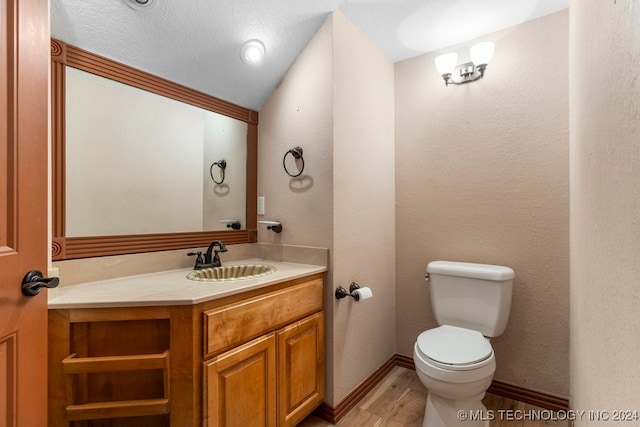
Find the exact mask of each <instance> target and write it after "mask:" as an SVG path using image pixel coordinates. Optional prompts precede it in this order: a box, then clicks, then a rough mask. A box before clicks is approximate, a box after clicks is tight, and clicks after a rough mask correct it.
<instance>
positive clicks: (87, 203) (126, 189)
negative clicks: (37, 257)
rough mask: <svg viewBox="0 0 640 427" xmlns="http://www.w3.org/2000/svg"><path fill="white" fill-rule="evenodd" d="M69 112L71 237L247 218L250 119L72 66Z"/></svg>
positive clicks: (182, 228) (200, 226)
mask: <svg viewBox="0 0 640 427" xmlns="http://www.w3.org/2000/svg"><path fill="white" fill-rule="evenodd" d="M96 100H98V102H96ZM66 118H67V119H66V165H65V169H66V235H67V237H76V236H108V235H122V234H146V233H174V232H189V231H207V230H226V229H227V222H225V221H226V220H229V219H232V220H236V221H239V222H240V223H241V224H246V220H245V193H246V169H245V167H246V163H247V147H246V140H247V123H245V122H242V121H240V120H237V119H233V118H230V117H226V116H223V115H221V114H217V113H214V112H211V111H207V110H204V109H202V108H199V107H194V106H192V105H189V104H185V103H183V102H178V101H175V100H173V99H170V98H166V97H163V96H160V95H156V94H153V93H150V92H147V91H143V90H140V89H137V88H134V87H131V86H128V85H124V84H122V83H118V82H115V81H112V80H108V79H105V78H103V77H99V76H96V75H94V74H90V73H87V72H84V71H80V70H76V69H74V68H71V67H67V69H66ZM220 159H225V162H226V168H225V169H224V180H222V176H221V175H220V173H221V171H220V169H218V168H217V167H212V165H213V163H215V162H219V160H220ZM213 169H217V170H215V171H214V170H213ZM212 178H213V179H212ZM214 180H215V181H214ZM216 182H219V183H220V184H216Z"/></svg>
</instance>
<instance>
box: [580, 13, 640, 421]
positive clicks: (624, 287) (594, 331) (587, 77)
mask: <svg viewBox="0 0 640 427" xmlns="http://www.w3.org/2000/svg"><path fill="white" fill-rule="evenodd" d="M639 43H640V3H639V2H637V1H635V0H618V1H616V2H603V1H600V0H581V1H574V2H573V3H572V4H571V62H570V77H571V103H570V107H571V144H570V153H571V404H572V407H573V408H575V409H581V410H609V411H611V412H612V411H613V410H632V411H633V410H635V411H637V410H638V397H639V396H640V364H639V363H638V351H639V350H640V334H638V331H639V330H640V315H639V308H638V307H639V306H640V286H639V285H638V277H640V219H639V218H640V216H639V212H640V190H639V189H640V103H639V102H640V101H639V99H640V79H639V78H638V70H639V69H640V49H639ZM596 424H597V425H605V424H616V425H617V424H620V423H615V422H614V421H613V420H609V423H602V422H601V423H594V422H588V421H587V420H582V421H580V422H578V423H577V425H580V426H582V425H596ZM622 424H625V423H624V422H623V423H622ZM626 424H629V425H631V424H633V425H636V424H637V422H627V423H626Z"/></svg>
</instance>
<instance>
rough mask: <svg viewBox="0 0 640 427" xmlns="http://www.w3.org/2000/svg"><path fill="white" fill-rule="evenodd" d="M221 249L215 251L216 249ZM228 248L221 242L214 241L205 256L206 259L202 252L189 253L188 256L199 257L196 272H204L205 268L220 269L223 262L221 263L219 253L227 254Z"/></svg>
mask: <svg viewBox="0 0 640 427" xmlns="http://www.w3.org/2000/svg"><path fill="white" fill-rule="evenodd" d="M216 246H217V247H218V248H219V249H214V248H215V247H216ZM227 250H228V249H227V247H226V246H225V245H224V243H222V241H220V240H214V241H213V242H211V244H210V245H209V247H208V248H207V252H205V254H204V259H203V258H202V252H201V251H198V252H189V253H188V254H187V255H189V256H197V258H196V265H194V266H193V269H194V270H202V269H203V268H213V267H220V266H221V265H222V262H220V256H219V255H218V253H219V252H227Z"/></svg>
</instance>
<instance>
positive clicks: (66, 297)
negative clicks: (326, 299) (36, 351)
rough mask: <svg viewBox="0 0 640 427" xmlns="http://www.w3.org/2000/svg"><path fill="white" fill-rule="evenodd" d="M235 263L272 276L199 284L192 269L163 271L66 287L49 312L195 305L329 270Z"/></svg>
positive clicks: (253, 261)
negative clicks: (261, 269)
mask: <svg viewBox="0 0 640 427" xmlns="http://www.w3.org/2000/svg"><path fill="white" fill-rule="evenodd" d="M233 264H269V265H272V266H274V267H275V268H276V271H274V272H273V273H271V274H268V275H266V276H262V277H256V278H254V279H241V280H232V281H221V282H196V281H193V280H189V279H187V274H188V273H190V272H191V271H193V270H192V269H189V268H186V269H180V270H170V271H163V272H159V273H150V274H141V275H137V276H128V277H120V278H117V279H109V280H101V281H96V282H87V283H81V284H78V285H70V286H63V287H61V288H59V289H57V292H56V293H55V294H54V295H51V296H50V298H49V309H52V310H54V309H67V308H107V307H143V306H158V305H192V304H199V303H202V302H205V301H210V300H214V299H217V298H222V297H226V296H229V295H234V294H238V293H241V292H246V291H250V290H253V289H259V288H262V287H265V286H269V285H273V284H276V283H280V282H285V281H288V280H293V279H297V278H300V277H304V276H308V275H312V274H317V273H322V272H325V271H327V268H326V267H325V266H320V265H310V264H298V263H292V262H278V261H271V260H263V259H246V260H242V261H233V262H226V263H224V264H223V265H233Z"/></svg>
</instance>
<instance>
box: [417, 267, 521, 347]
mask: <svg viewBox="0 0 640 427" xmlns="http://www.w3.org/2000/svg"><path fill="white" fill-rule="evenodd" d="M427 272H428V273H429V281H430V289H431V306H432V308H433V313H434V315H435V318H436V321H437V322H438V324H439V325H451V326H459V327H461V328H467V329H473V330H475V331H479V332H481V333H482V335H484V336H485V337H497V336H498V335H501V334H502V333H503V332H504V329H505V328H506V326H507V321H508V320H509V312H510V311H511V292H512V288H513V278H514V277H515V273H514V272H513V270H512V269H510V268H509V267H503V266H499V265H488V264H472V263H467V262H451V261H432V262H430V263H429V264H428V265H427Z"/></svg>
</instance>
